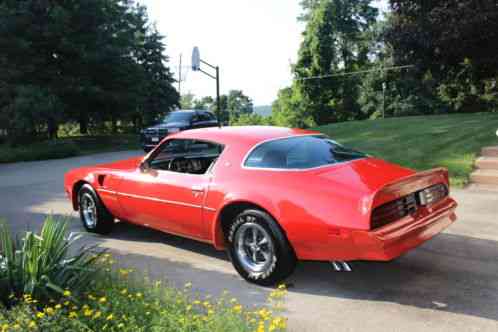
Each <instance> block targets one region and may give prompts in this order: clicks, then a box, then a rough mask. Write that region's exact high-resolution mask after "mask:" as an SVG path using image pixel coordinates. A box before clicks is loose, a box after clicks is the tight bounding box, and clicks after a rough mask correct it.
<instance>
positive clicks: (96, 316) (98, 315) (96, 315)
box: [93, 311, 102, 319]
mask: <svg viewBox="0 0 498 332" xmlns="http://www.w3.org/2000/svg"><path fill="white" fill-rule="evenodd" d="M101 316H102V312H100V311H97V312H96V313H95V315H93V319H98V318H100V317H101Z"/></svg>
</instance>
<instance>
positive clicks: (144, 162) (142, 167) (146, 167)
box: [140, 159, 150, 173]
mask: <svg viewBox="0 0 498 332" xmlns="http://www.w3.org/2000/svg"><path fill="white" fill-rule="evenodd" d="M149 170H150V161H149V160H148V159H144V160H142V162H141V163H140V172H142V173H147V172H148V171H149Z"/></svg>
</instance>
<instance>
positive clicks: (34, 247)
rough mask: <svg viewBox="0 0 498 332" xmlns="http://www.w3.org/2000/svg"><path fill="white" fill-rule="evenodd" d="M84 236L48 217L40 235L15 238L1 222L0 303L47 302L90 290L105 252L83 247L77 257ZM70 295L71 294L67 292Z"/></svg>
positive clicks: (28, 233)
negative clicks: (25, 299) (27, 298)
mask: <svg viewBox="0 0 498 332" xmlns="http://www.w3.org/2000/svg"><path fill="white" fill-rule="evenodd" d="M80 238H81V235H80V234H75V233H69V232H68V223H67V222H66V221H60V220H56V219H54V218H52V217H48V218H47V219H46V220H45V222H44V224H43V227H42V229H41V232H40V234H39V235H38V234H35V233H33V232H26V233H25V234H24V236H23V237H22V238H14V237H13V236H12V234H11V232H10V230H9V229H8V228H7V226H6V225H5V223H0V302H4V303H6V304H8V303H9V302H10V299H12V298H20V297H21V296H23V295H29V296H31V297H32V298H34V299H37V300H40V301H46V300H49V299H54V298H59V297H61V296H63V295H64V293H65V290H67V289H70V290H71V291H72V292H76V293H78V292H81V291H84V290H85V289H87V288H88V287H89V285H90V281H91V280H92V275H93V274H94V273H95V272H97V270H99V265H98V264H97V260H98V258H99V257H100V256H101V253H95V252H94V250H92V249H93V248H85V247H83V248H81V249H80V250H78V251H77V252H76V253H74V254H73V250H72V248H73V246H74V244H75V242H76V241H78V240H79V239H80ZM66 293H67V292H66Z"/></svg>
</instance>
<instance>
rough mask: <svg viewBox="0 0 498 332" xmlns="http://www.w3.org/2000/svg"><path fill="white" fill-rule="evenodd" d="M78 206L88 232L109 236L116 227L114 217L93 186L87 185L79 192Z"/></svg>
mask: <svg viewBox="0 0 498 332" xmlns="http://www.w3.org/2000/svg"><path fill="white" fill-rule="evenodd" d="M78 206H79V211H80V219H81V222H82V223H83V227H85V229H86V230H87V231H88V232H91V233H97V234H108V233H110V232H111V231H112V228H113V227H114V217H113V216H112V215H111V214H110V213H109V211H107V209H106V208H105V206H104V205H103V204H102V201H101V200H100V198H99V196H98V195H97V194H96V193H95V190H93V188H92V186H90V185H89V184H85V185H83V186H82V187H81V189H80V190H79V192H78Z"/></svg>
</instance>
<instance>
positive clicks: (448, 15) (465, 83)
mask: <svg viewBox="0 0 498 332" xmlns="http://www.w3.org/2000/svg"><path fill="white" fill-rule="evenodd" d="M390 3H391V7H392V11H393V12H392V20H391V22H390V27H389V28H388V30H387V32H386V41H387V42H388V43H389V44H391V45H392V47H393V49H394V59H395V63H396V64H414V65H416V69H414V70H412V71H411V72H410V73H408V74H407V75H405V77H406V76H409V77H411V79H413V80H423V79H424V77H427V76H430V77H431V78H432V80H433V81H434V85H433V86H431V87H430V89H424V90H423V92H424V93H425V94H426V95H432V98H435V99H436V98H437V99H440V100H441V101H442V102H444V103H445V104H446V105H447V106H448V107H449V109H450V110H451V111H482V110H486V109H490V108H489V107H487V105H488V106H489V105H492V103H491V104H489V100H488V99H489V98H487V97H486V98H481V97H480V96H485V95H488V96H489V95H490V94H493V91H490V89H491V90H492V89H493V88H492V86H495V88H494V89H495V90H494V93H496V92H497V90H496V79H497V77H498V58H497V57H496V45H497V44H498V3H497V2H496V1H494V0H459V1H454V0H441V1H422V0H408V1H405V0H403V1H401V0H391V1H390Z"/></svg>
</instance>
